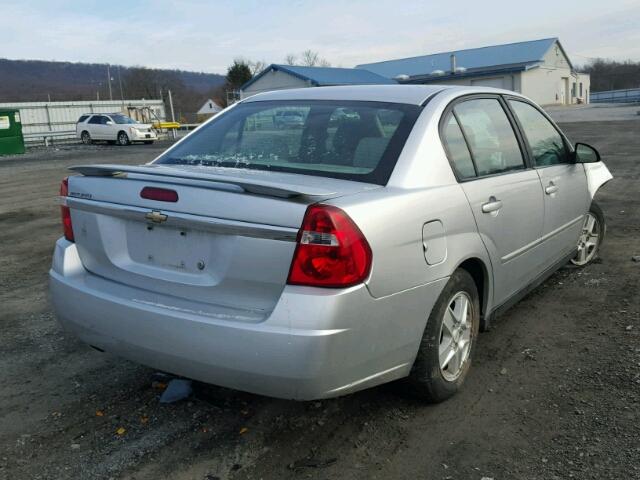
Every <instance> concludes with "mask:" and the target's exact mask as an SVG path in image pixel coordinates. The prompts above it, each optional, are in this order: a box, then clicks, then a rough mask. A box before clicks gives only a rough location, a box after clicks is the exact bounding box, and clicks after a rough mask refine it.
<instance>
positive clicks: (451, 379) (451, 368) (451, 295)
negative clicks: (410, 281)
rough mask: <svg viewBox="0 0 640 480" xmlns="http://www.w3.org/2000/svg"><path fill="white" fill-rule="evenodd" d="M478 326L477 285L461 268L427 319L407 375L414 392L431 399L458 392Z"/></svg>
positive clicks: (473, 346)
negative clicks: (416, 352) (414, 358)
mask: <svg viewBox="0 0 640 480" xmlns="http://www.w3.org/2000/svg"><path fill="white" fill-rule="evenodd" d="M465 313H466V314H465ZM479 326H480V297H479V295H478V288H477V287H476V284H475V282H474V281H473V278H472V277H471V275H470V274H469V273H468V272H467V271H466V270H463V269H458V270H456V271H455V272H454V273H453V275H452V276H451V278H450V279H449V281H448V282H447V285H446V286H445V287H444V289H443V290H442V293H441V294H440V296H439V297H438V300H437V302H436V304H435V306H434V307H433V310H431V314H430V315H429V319H428V320H427V326H426V328H425V331H424V334H423V336H422V341H421V342H420V347H419V349H418V355H417V356H416V360H415V362H414V364H413V367H412V368H411V373H410V374H409V377H408V379H407V383H408V385H409V388H410V390H411V392H412V393H413V394H415V395H416V396H418V397H419V398H421V399H422V400H425V401H427V402H431V403H438V402H442V401H443V400H446V399H447V398H449V397H451V396H453V395H455V394H456V393H457V392H458V390H460V388H461V387H462V384H463V383H464V379H465V378H466V376H467V373H468V372H469V368H470V366H471V359H472V356H473V351H474V349H475V344H476V339H477V336H478V330H479Z"/></svg>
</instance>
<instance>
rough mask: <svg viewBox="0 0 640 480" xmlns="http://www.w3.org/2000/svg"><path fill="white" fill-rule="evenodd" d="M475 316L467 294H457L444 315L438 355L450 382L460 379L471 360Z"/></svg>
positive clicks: (444, 374) (441, 366)
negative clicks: (472, 327) (472, 328)
mask: <svg viewBox="0 0 640 480" xmlns="http://www.w3.org/2000/svg"><path fill="white" fill-rule="evenodd" d="M473 314H474V312H473V302H472V301H471V297H469V295H468V294H467V293H466V292H458V293H456V294H455V295H454V296H453V297H452V298H451V300H450V301H449V305H448V306H447V309H446V311H445V313H444V318H443V319H442V327H441V328H440V345H439V350H438V354H439V360H440V371H441V373H442V376H443V377H444V379H445V380H447V381H449V382H454V381H455V380H457V379H458V377H459V376H460V375H461V374H462V372H463V371H464V367H465V366H466V363H467V361H468V360H469V352H470V351H471V341H472V336H471V325H472V318H473Z"/></svg>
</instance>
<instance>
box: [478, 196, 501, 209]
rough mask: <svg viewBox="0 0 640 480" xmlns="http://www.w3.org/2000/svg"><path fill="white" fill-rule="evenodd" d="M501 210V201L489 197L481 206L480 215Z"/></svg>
mask: <svg viewBox="0 0 640 480" xmlns="http://www.w3.org/2000/svg"><path fill="white" fill-rule="evenodd" d="M501 208H502V200H498V199H497V198H496V197H489V201H488V202H487V203H483V204H482V213H491V212H497V211H498V210H500V209H501Z"/></svg>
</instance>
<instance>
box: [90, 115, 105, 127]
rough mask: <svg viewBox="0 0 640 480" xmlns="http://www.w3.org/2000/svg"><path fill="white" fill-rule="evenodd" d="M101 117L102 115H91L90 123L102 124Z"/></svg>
mask: <svg viewBox="0 0 640 480" xmlns="http://www.w3.org/2000/svg"><path fill="white" fill-rule="evenodd" d="M101 118H102V117H101V116H100V115H94V116H93V117H91V120H89V123H91V124H94V125H100V124H101V123H102V120H101Z"/></svg>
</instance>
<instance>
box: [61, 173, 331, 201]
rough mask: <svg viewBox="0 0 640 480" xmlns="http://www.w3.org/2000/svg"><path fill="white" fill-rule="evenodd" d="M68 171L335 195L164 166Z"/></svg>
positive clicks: (292, 194)
mask: <svg viewBox="0 0 640 480" xmlns="http://www.w3.org/2000/svg"><path fill="white" fill-rule="evenodd" d="M69 170H72V171H74V172H78V173H80V174H82V175H84V176H87V177H115V178H130V179H132V180H133V179H140V180H150V181H153V180H152V179H150V178H148V177H149V176H151V177H156V178H157V180H156V181H160V182H162V181H163V180H162V179H161V178H162V177H164V178H166V179H167V180H168V178H175V179H188V180H196V181H198V182H199V183H205V184H208V183H209V182H211V184H212V185H211V188H216V184H217V185H218V188H220V189H225V187H226V188H229V186H235V187H239V188H241V189H242V190H244V191H245V192H248V193H255V194H257V195H267V196H270V197H284V198H290V197H298V196H304V197H324V198H327V197H331V196H332V195H335V192H332V191H329V190H322V189H319V188H314V187H309V186H305V185H290V184H287V183H282V182H274V181H269V180H264V179H260V178H247V177H245V176H242V175H233V174H230V175H227V174H224V175H222V174H216V173H207V172H190V171H186V170H182V169H180V168H171V167H169V166H165V165H144V166H129V165H77V166H73V167H69ZM145 177H147V178H145ZM167 180H165V181H167ZM179 183H182V182H179Z"/></svg>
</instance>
